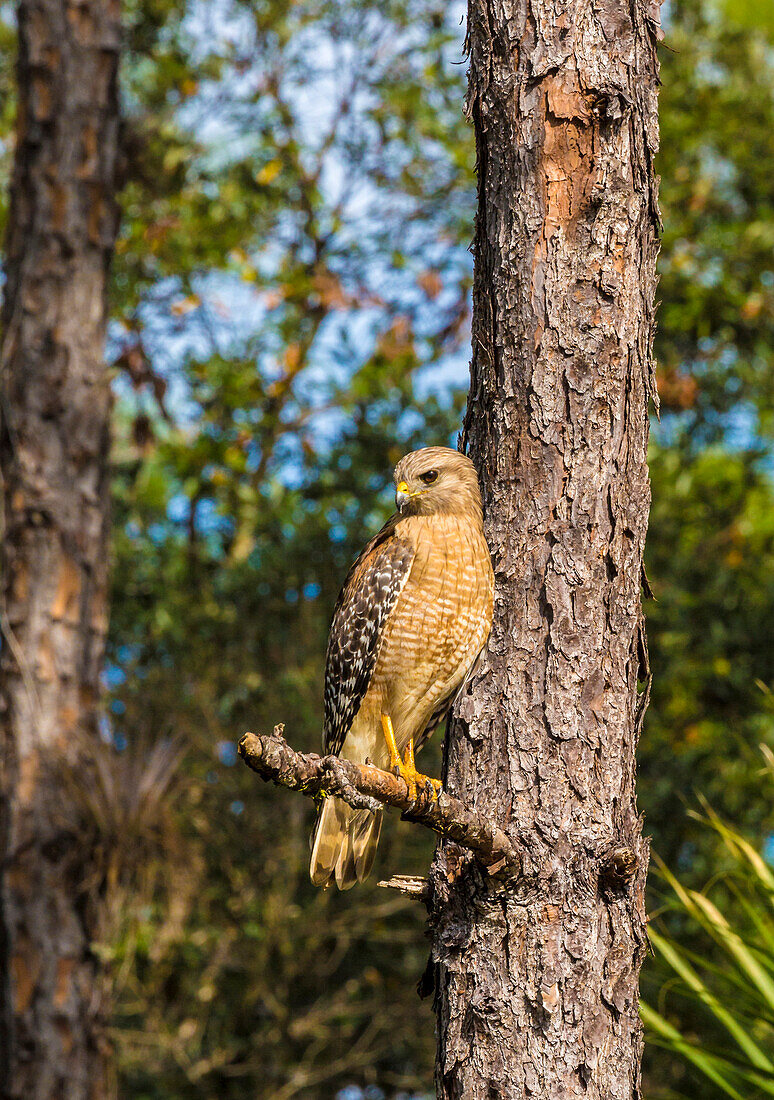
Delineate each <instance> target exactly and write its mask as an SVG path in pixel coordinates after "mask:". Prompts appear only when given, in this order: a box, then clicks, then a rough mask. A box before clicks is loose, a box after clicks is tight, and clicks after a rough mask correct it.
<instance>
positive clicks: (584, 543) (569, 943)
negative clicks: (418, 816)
mask: <svg viewBox="0 0 774 1100" xmlns="http://www.w3.org/2000/svg"><path fill="white" fill-rule="evenodd" d="M657 37H658V8H657V6H656V4H655V2H653V3H652V2H650V0H631V3H630V2H629V0H600V2H599V3H597V4H593V5H589V4H587V3H584V2H581V0H562V2H560V3H558V4H555V3H553V2H552V3H549V2H548V0H533V2H531V3H529V4H528V3H526V0H469V15H468V44H469V50H470V74H469V79H470V85H469V101H468V108H469V112H470V115H471V117H472V120H473V123H474V126H475V133H476V143H477V159H478V173H479V190H478V216H477V226H476V235H475V281H474V291H473V295H474V307H473V308H474V316H473V359H472V364H471V390H470V397H469V404H468V412H467V417H466V423H465V429H464V432H463V441H462V442H463V445H467V447H468V448H469V452H470V454H471V456H472V457H473V459H474V460H475V462H476V464H477V466H478V468H479V470H480V472H481V478H482V484H483V490H484V500H485V510H486V527H487V535H488V538H489V542H490V546H491V548H492V552H493V559H494V565H495V573H496V585H497V587H496V597H495V619H494V626H493V630H492V634H491V637H490V641H489V644H488V650H487V654H486V659H485V662H484V664H483V666H482V667H481V669H480V671H479V673H478V675H477V677H476V680H475V682H474V683H473V684H472V685H471V686H470V687H469V689H468V691H467V693H466V696H465V697H464V698H463V699H462V701H461V703H460V704H459V705H458V707H457V719H456V721H455V723H454V724H453V726H452V729H451V730H450V734H449V740H448V746H447V785H448V789H449V791H450V792H451V793H452V794H453V795H456V796H457V797H458V798H460V799H461V800H462V801H463V802H464V803H465V804H466V805H467V806H469V807H471V808H472V809H473V810H475V811H478V812H480V813H489V814H491V816H492V819H493V821H494V822H495V823H496V824H497V825H499V826H500V827H501V828H502V829H504V830H505V832H506V833H508V834H509V835H510V836H511V837H512V838H514V837H516V836H518V838H519V841H520V843H521V846H522V852H523V854H524V877H523V878H522V879H521V880H520V881H519V882H517V884H516V885H515V886H510V887H508V888H493V887H492V884H491V883H487V882H485V881H484V879H483V878H482V876H481V874H480V873H479V871H478V870H477V868H476V864H475V861H474V860H472V858H471V857H470V856H469V855H468V854H466V853H463V852H461V851H460V850H459V849H456V848H455V847H454V846H452V845H450V844H449V843H448V842H444V843H443V844H442V846H441V848H440V849H439V852H438V854H437V856H436V862H435V864H434V868H433V872H432V874H431V882H430V890H431V901H430V905H431V930H432V936H433V958H434V960H435V963H436V970H435V974H436V1006H437V1014H438V1030H439V1048H438V1060H437V1065H436V1085H437V1095H438V1097H440V1098H443V1100H447V1098H448V1100H452V1098H453V1100H492V1098H494V1097H501V1098H507V1100H519V1098H522V1097H523V1098H527V1097H533V1098H540V1100H559V1098H561V1100H568V1098H570V1097H584V1098H585V1100H619V1098H620V1100H623V1098H627V1100H631V1098H632V1097H639V1096H640V1085H639V1061H640V1053H641V1045H642V1039H641V1026H640V1021H639V1016H638V992H637V987H638V972H639V967H640V964H641V961H642V958H643V955H644V953H645V950H646V935H645V912H644V906H643V887H644V879H645V872H646V864H647V856H648V851H647V845H646V843H645V842H644V841H643V840H642V837H641V827H640V821H639V818H638V814H637V809H636V804H635V789H634V785H635V763H634V752H635V746H636V743H637V737H638V734H639V730H640V725H641V722H642V716H643V712H644V709H645V705H646V702H647V682H648V670H647V654H646V648H645V638H644V633H643V626H642V612H641V604H640V585H641V578H642V576H643V574H642V552H643V543H644V539H645V530H646V525H647V517H648V508H649V499H650V497H649V483H648V473H647V467H646V444H647V438H648V419H647V402H648V397H649V396H650V397H653V398H654V399H655V391H654V381H653V379H654V371H653V363H652V358H651V338H652V330H653V303H654V292H655V285H656V275H655V262H656V255H657V250H658V235H659V228H660V222H659V214H658V206H657V188H656V180H655V177H654V174H653V167H652V164H653V156H654V153H655V151H656V146H657V138H658V130H657V116H656V94H657V86H658V64H657V58H656V41H657ZM638 681H640V682H641V686H640V687H638ZM611 849H620V850H622V851H628V852H630V853H632V856H633V858H632V859H631V861H629V862H631V864H632V866H624V867H622V873H621V874H620V875H613V876H608V877H607V878H605V876H604V875H600V868H602V867H604V865H605V857H606V854H607V853H608V852H609V851H610V850H611ZM624 863H625V864H626V863H627V860H624ZM630 872H632V873H633V876H634V877H633V881H632V880H631V879H629V873H630ZM627 880H628V881H627Z"/></svg>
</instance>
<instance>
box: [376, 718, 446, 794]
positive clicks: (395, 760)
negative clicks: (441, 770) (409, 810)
mask: <svg viewBox="0 0 774 1100" xmlns="http://www.w3.org/2000/svg"><path fill="white" fill-rule="evenodd" d="M382 730H383V731H384V740H385V741H386V742H387V749H388V751H389V754H390V768H391V769H392V771H394V772H395V773H396V775H398V776H400V778H401V779H405V781H406V785H407V786H408V789H409V796H410V797H411V799H412V801H414V800H416V797H417V786H422V787H425V788H428V787H429V789H430V797H431V798H434V799H435V798H438V795H439V794H440V793H441V781H440V780H439V779H431V778H430V776H428V775H422V773H421V772H418V771H417V768H416V764H415V763H414V741H413V739H412V740H411V741H409V743H408V745H407V746H406V754H405V757H404V758H403V760H401V758H400V753H399V752H398V746H397V744H396V743H395V730H394V729H393V728H392V719H391V718H390V716H389V714H383V715H382Z"/></svg>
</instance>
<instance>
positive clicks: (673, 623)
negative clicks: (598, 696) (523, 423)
mask: <svg viewBox="0 0 774 1100" xmlns="http://www.w3.org/2000/svg"><path fill="white" fill-rule="evenodd" d="M650 464H651V477H652V481H653V509H652V513H651V523H650V531H649V536H648V544H647V550H646V563H647V569H648V576H649V578H650V582H651V585H652V587H653V590H654V593H655V596H656V600H655V601H651V602H649V603H648V605H647V617H648V633H649V640H650V649H651V664H652V670H653V691H652V701H651V706H650V711H649V714H648V718H647V721H646V726H645V732H644V734H643V737H642V741H641V743H640V749H639V762H640V764H639V766H640V801H641V804H642V806H643V809H644V810H645V816H646V825H647V829H648V831H652V833H653V835H654V838H655V841H656V846H657V849H658V850H659V851H660V852H661V853H662V855H663V856H664V858H665V859H666V860H667V861H668V862H669V863H672V864H678V865H679V866H680V867H681V869H682V868H686V867H691V868H692V869H693V872H694V873H695V874H696V875H697V876H701V875H704V874H706V873H707V871H708V863H707V861H708V860H710V861H711V860H712V858H713V855H712V853H711V851H710V850H709V849H708V845H707V841H706V837H705V836H704V835H703V834H702V832H701V830H698V829H697V828H696V827H695V825H692V824H691V821H690V819H686V817H685V814H684V813H682V812H678V813H675V802H676V800H677V801H679V800H680V799H687V800H688V801H692V800H693V798H694V796H695V793H696V792H697V791H698V792H702V793H703V794H704V795H705V796H706V797H708V798H709V799H710V801H711V802H712V803H713V805H715V806H716V807H717V809H718V810H719V812H722V813H723V814H724V815H726V816H728V817H730V818H731V819H732V820H734V821H735V822H737V823H739V824H742V825H744V827H745V828H751V829H754V830H755V831H756V833H757V834H758V835H765V834H766V832H767V831H769V830H772V829H774V817H773V816H772V807H771V804H770V803H769V802H768V800H766V799H761V798H760V797H759V796H758V780H757V773H758V744H759V743H760V742H761V741H763V742H765V743H766V744H767V745H768V746H769V747H772V748H774V712H773V711H772V707H771V699H770V696H769V694H768V692H767V689H766V687H765V685H768V684H771V683H774V492H773V491H772V483H771V479H770V476H769V474H768V472H767V470H766V468H765V466H762V464H761V461H760V459H759V458H757V457H756V456H755V455H751V454H749V453H744V452H736V453H735V452H730V451H728V450H727V449H722V448H711V449H708V450H704V451H701V452H699V453H698V454H697V455H695V456H690V455H688V454H685V453H681V451H680V450H678V449H676V448H663V447H659V446H654V447H653V448H652V450H651V456H650Z"/></svg>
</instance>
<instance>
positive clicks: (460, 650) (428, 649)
mask: <svg viewBox="0 0 774 1100" xmlns="http://www.w3.org/2000/svg"><path fill="white" fill-rule="evenodd" d="M394 478H395V486H396V496H395V500H396V504H397V508H398V511H397V512H396V513H395V515H393V516H392V517H391V518H390V519H389V520H388V521H387V523H386V524H385V525H384V527H383V528H382V529H381V531H380V532H379V533H378V535H376V536H375V537H374V538H372V539H371V541H370V542H369V543H368V544H367V545H366V547H365V549H364V550H363V552H362V553H361V555H360V557H359V558H358V559H357V561H356V562H355V564H354V565H353V566H352V568H351V569H350V571H349V573H348V575H347V577H346V579H345V581H344V586H343V588H342V590H341V593H340V594H339V598H338V601H337V603H336V607H335V609H334V612H333V621H332V623H331V628H330V635H329V638H328V651H327V656H326V662H325V727H324V732H323V747H324V750H325V752H326V753H333V754H335V755H337V756H341V757H343V758H344V759H345V760H352V761H354V762H356V763H359V764H364V763H366V762H369V763H371V764H375V765H376V766H377V767H380V768H385V769H387V768H391V769H392V770H393V771H395V772H397V774H398V775H401V776H403V778H404V779H405V780H406V781H407V783H408V784H409V788H410V789H411V790H412V791H414V793H416V789H417V785H418V784H421V785H423V786H424V787H425V788H427V787H428V785H432V788H433V789H434V790H435V789H438V788H440V783H438V781H437V780H429V779H427V777H426V776H423V775H420V773H419V772H417V770H416V767H415V764H414V753H415V751H417V750H418V749H420V748H421V747H422V745H423V744H424V742H425V741H426V740H427V738H428V737H429V736H430V734H431V733H432V732H433V730H434V729H435V727H436V726H437V725H438V724H439V722H441V721H442V720H443V718H444V716H445V715H446V713H447V711H448V710H449V708H450V707H451V705H452V703H453V702H454V698H455V696H456V695H457V692H458V691H459V690H460V688H461V687H462V685H463V683H464V682H465V680H466V678H467V677H468V676H469V674H470V673H471V671H472V670H473V667H474V665H475V664H476V661H477V660H478V657H479V654H480V653H481V650H482V649H483V647H484V644H485V642H486V640H487V637H488V636H489V630H490V627H491V624H492V603H493V598H494V575H493V573H492V562H491V558H490V555H489V549H488V547H487V544H486V539H485V538H484V528H483V517H482V509H481V494H480V492H479V487H478V478H477V477H476V471H475V467H474V466H473V463H472V462H471V461H470V459H468V458H466V457H465V456H464V455H461V454H459V453H458V452H457V451H453V450H451V449H449V448H448V447H425V448H423V449H422V450H419V451H412V452H411V454H408V455H406V456H405V457H404V458H402V459H401V460H400V462H399V463H398V465H397V466H396V467H395V474H394ZM401 754H403V756H402V757H401ZM381 824H382V814H381V812H378V813H375V814H374V813H370V812H369V811H368V810H355V809H352V808H351V807H350V806H348V805H347V804H346V803H345V802H343V801H342V800H341V799H339V798H334V797H332V796H329V797H327V798H326V799H325V801H324V803H323V805H322V808H321V810H320V816H319V819H318V822H317V827H316V830H315V833H314V835H313V841H312V861H311V866H310V875H311V878H312V882H313V883H314V884H315V886H328V885H330V883H331V882H333V881H335V883H336V885H337V886H338V888H339V889H340V890H347V889H349V888H350V887H351V886H354V885H355V883H356V882H362V881H363V880H364V879H365V878H366V876H367V875H368V873H369V872H370V870H371V867H372V865H373V861H374V856H375V854H376V846H377V844H378V842H379V832H380V829H381Z"/></svg>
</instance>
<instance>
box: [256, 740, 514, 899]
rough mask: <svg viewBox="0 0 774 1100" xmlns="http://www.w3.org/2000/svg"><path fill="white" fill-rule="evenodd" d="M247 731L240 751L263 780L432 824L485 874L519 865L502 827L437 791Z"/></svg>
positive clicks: (509, 871) (501, 873) (503, 873)
mask: <svg viewBox="0 0 774 1100" xmlns="http://www.w3.org/2000/svg"><path fill="white" fill-rule="evenodd" d="M283 730H284V726H275V728H274V733H271V734H260V735H258V734H254V733H246V734H245V735H244V737H243V738H242V740H241V741H240V742H239V755H240V756H241V757H242V759H243V760H244V762H245V763H246V764H247V766H248V767H249V768H252V770H253V771H254V772H256V773H257V774H258V775H260V777H261V778H262V779H264V780H266V781H267V782H271V783H276V784H277V786H279V787H287V788H288V789H289V790H291V791H299V792H300V793H301V794H305V795H307V796H308V797H312V798H313V797H314V796H315V795H318V794H333V795H336V796H337V798H342V799H343V800H344V801H345V802H347V803H349V805H350V806H354V807H355V808H356V809H367V810H378V809H381V808H382V807H383V806H395V807H396V809H398V810H400V811H401V815H402V817H403V818H404V819H405V820H408V821H413V822H415V823H416V824H417V825H424V826H425V828H427V829H432V830H433V832H435V833H438V835H439V836H442V837H445V838H446V839H447V840H453V841H454V842H455V843H456V844H459V845H461V846H462V847H463V848H467V849H468V850H469V851H471V852H473V854H474V855H475V856H476V858H477V859H478V860H479V861H480V862H481V863H482V864H483V865H484V866H485V867H486V869H487V871H488V872H489V874H490V875H492V876H496V877H497V878H511V877H513V876H514V875H517V874H518V873H519V871H520V870H521V855H520V853H519V852H518V850H517V849H516V847H515V846H514V845H513V844H512V843H511V841H510V840H509V839H508V837H507V836H506V835H505V833H504V832H503V831H502V829H498V828H497V826H496V825H493V824H492V823H491V822H489V821H486V820H485V819H484V818H483V817H481V816H480V815H479V814H476V813H474V812H473V810H470V809H468V808H467V806H464V805H463V803H462V802H460V800H459V799H458V798H454V797H453V796H452V795H450V794H447V793H446V791H442V792H441V794H440V795H439V796H438V799H437V801H435V800H431V799H430V798H428V797H427V796H426V795H424V794H420V795H419V797H417V798H416V799H412V798H411V795H410V791H409V787H408V784H407V783H406V781H405V779H400V778H399V777H398V776H395V775H393V774H392V773H391V772H385V771H382V769H381V768H376V767H374V766H373V765H372V764H353V763H352V762H351V761H350V760H342V759H341V758H340V757H338V756H318V755H317V754H316V753H302V752H296V751H295V750H294V749H292V748H291V747H290V745H289V744H288V743H287V741H286V740H285V738H284V737H283V736H282V734H283Z"/></svg>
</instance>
